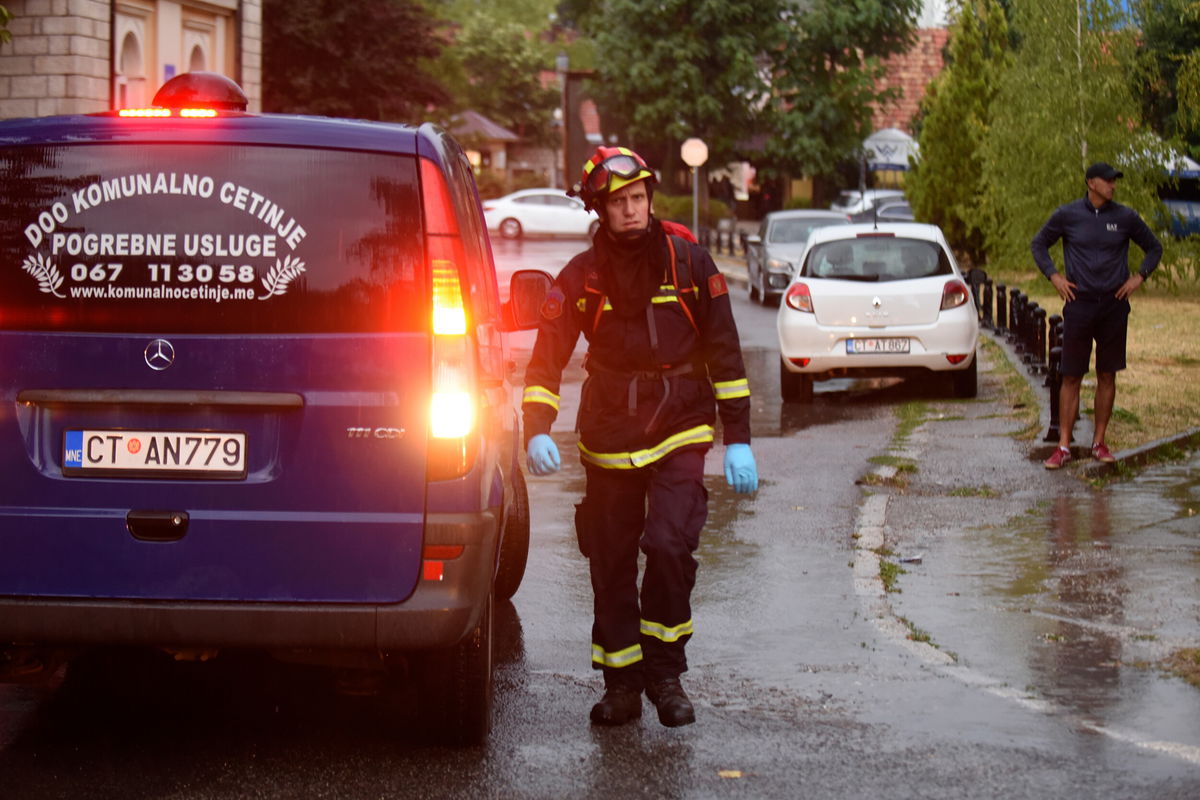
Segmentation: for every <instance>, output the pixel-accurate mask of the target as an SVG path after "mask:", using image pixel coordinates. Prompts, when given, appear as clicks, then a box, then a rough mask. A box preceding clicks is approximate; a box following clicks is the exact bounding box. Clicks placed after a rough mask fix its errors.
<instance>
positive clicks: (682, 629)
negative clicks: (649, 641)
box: [641, 619, 693, 642]
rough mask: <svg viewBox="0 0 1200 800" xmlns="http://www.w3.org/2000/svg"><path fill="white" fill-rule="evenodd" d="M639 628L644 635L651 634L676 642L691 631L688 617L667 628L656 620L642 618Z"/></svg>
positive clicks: (666, 640) (656, 637) (665, 640)
mask: <svg viewBox="0 0 1200 800" xmlns="http://www.w3.org/2000/svg"><path fill="white" fill-rule="evenodd" d="M641 629H642V633H643V634H645V635H646V636H653V637H654V638H655V639H660V640H662V641H664V642H677V641H679V640H680V639H682V638H683V637H684V636H690V635H691V634H692V633H693V630H692V621H691V620H690V619H689V620H688V621H687V622H684V623H681V624H679V625H676V626H674V627H673V628H668V627H667V626H666V625H660V624H659V623H657V622H651V621H650V620H647V619H644V620H642V626H641Z"/></svg>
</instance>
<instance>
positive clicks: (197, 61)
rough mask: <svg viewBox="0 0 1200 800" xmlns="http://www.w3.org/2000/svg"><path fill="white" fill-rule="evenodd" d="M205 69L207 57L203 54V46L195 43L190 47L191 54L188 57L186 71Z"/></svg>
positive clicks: (206, 67)
mask: <svg viewBox="0 0 1200 800" xmlns="http://www.w3.org/2000/svg"><path fill="white" fill-rule="evenodd" d="M206 69H208V59H207V58H206V57H205V56H204V48H202V47H201V46H200V45H195V46H194V47H193V48H192V55H191V57H190V58H189V59H188V72H196V71H198V70H206Z"/></svg>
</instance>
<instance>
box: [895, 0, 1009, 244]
mask: <svg viewBox="0 0 1200 800" xmlns="http://www.w3.org/2000/svg"><path fill="white" fill-rule="evenodd" d="M1008 45H1009V30H1008V21H1007V20H1006V19H1005V16H1004V10H1003V9H1002V8H1001V7H1000V5H999V3H998V2H996V0H964V2H962V3H961V4H960V5H959V6H958V8H957V9H956V10H955V11H954V16H953V20H952V22H951V25H950V40H949V45H948V54H947V64H946V68H945V69H944V70H943V71H942V73H941V74H940V75H939V76H938V77H937V78H935V79H934V80H933V81H932V82H931V83H930V85H929V87H928V89H927V91H926V94H925V98H924V100H922V102H921V110H922V123H921V128H920V132H919V134H918V137H917V141H918V143H919V144H920V149H921V160H920V161H919V162H918V163H916V164H914V165H913V169H912V171H910V172H909V174H908V177H907V178H906V179H905V182H904V186H905V193H906V194H907V196H908V199H909V201H910V202H911V203H912V207H913V210H914V212H915V213H916V216H917V218H918V219H920V220H923V221H925V222H932V223H934V224H935V225H938V226H939V227H941V229H942V230H943V231H944V232H945V234H946V238H947V239H948V240H949V242H950V245H951V247H953V248H954V249H955V250H956V251H957V252H958V253H960V254H962V255H963V256H964V257H965V258H966V260H967V261H969V262H970V263H972V264H982V263H983V261H984V245H985V242H986V239H985V236H984V220H983V219H982V218H981V215H980V214H979V197H980V195H981V194H982V193H983V188H984V186H983V154H982V152H981V148H982V146H983V142H984V140H985V139H986V137H987V134H988V129H989V128H990V126H991V121H992V100H993V98H994V97H995V95H996V89H997V83H998V81H999V78H1000V76H1001V75H1003V74H1004V72H1005V71H1006V70H1007V69H1008V66H1009V64H1010V63H1011V60H1012V56H1011V53H1010V51H1009V46H1008Z"/></svg>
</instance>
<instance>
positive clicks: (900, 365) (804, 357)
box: [776, 222, 979, 403]
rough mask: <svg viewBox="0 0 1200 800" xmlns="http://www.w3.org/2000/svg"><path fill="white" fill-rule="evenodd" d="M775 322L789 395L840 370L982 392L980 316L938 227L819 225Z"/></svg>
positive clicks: (792, 398) (962, 393)
mask: <svg viewBox="0 0 1200 800" xmlns="http://www.w3.org/2000/svg"><path fill="white" fill-rule="evenodd" d="M776 327H777V330H778V333H779V351H780V365H779V379H780V391H781V394H782V397H783V399H784V400H785V401H787V402H799V403H809V402H812V399H813V381H819V380H825V379H828V378H837V377H875V376H901V377H909V378H911V377H919V378H924V377H928V376H930V375H944V376H947V378H948V380H949V384H950V387H949V388H950V389H951V392H952V394H953V395H954V396H955V397H974V396H975V394H976V392H977V379H976V366H975V365H976V361H975V346H976V344H977V341H978V338H979V320H978V313H977V311H976V309H975V303H974V300H973V298H972V295H971V291H970V289H969V288H968V286H967V283H966V280H965V279H964V278H963V275H962V272H961V271H960V270H959V267H958V264H957V263H956V262H955V260H954V255H953V254H952V253H951V252H950V247H949V246H948V245H947V243H946V237H945V236H944V235H943V234H942V231H941V229H940V228H938V227H937V226H936V225H922V224H917V223H899V222H892V223H882V222H881V223H878V224H877V225H875V224H870V225H867V224H855V225H842V226H837V227H827V228H819V229H817V230H815V231H813V233H812V235H811V236H810V237H809V239H808V245H807V247H805V250H804V254H803V256H802V257H801V262H800V270H799V273H798V274H797V275H796V277H795V278H794V279H793V281H792V283H791V285H790V286H788V288H787V291H786V292H785V293H784V298H783V302H782V303H781V304H780V306H779V314H778V317H777V318H776Z"/></svg>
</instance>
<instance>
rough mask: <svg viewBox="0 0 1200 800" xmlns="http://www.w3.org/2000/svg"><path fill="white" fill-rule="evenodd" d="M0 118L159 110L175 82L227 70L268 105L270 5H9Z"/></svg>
mask: <svg viewBox="0 0 1200 800" xmlns="http://www.w3.org/2000/svg"><path fill="white" fill-rule="evenodd" d="M4 5H5V7H6V8H7V9H8V10H9V12H11V13H12V15H13V20H12V22H10V23H9V26H8V29H9V31H10V32H11V33H12V41H11V42H8V43H7V44H4V45H0V119H9V118H13V117H42V116H49V115H53V114H86V113H91V112H96V111H106V110H109V109H114V108H132V107H138V106H145V105H149V104H150V101H151V99H153V97H154V94H155V92H156V91H158V87H159V86H161V85H162V84H163V83H164V82H166V81H167V80H169V79H171V78H173V77H174V76H176V75H179V74H182V73H184V72H191V71H195V70H206V71H209V72H219V73H221V74H223V75H227V76H229V77H230V78H232V79H234V80H235V81H237V82H238V83H239V84H240V85H241V86H242V88H243V89H244V90H245V92H246V95H247V97H248V98H249V100H250V110H252V111H257V110H260V109H261V107H262V0H5V3H4Z"/></svg>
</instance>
